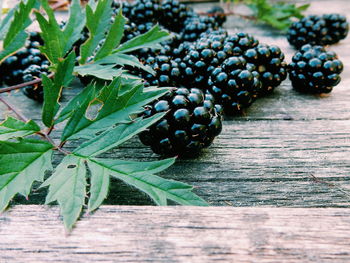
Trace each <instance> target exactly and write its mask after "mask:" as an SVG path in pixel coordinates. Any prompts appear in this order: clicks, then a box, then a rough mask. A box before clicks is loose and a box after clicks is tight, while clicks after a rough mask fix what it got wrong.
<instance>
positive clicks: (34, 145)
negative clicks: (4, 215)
mask: <svg viewBox="0 0 350 263" xmlns="http://www.w3.org/2000/svg"><path fill="white" fill-rule="evenodd" d="M52 148H53V146H52V145H51V144H49V143H47V142H44V141H39V140H32V139H22V140H20V141H18V142H9V141H0V211H3V210H4V209H5V208H6V207H7V205H8V204H9V202H10V200H11V199H12V198H13V197H14V196H15V195H16V194H17V193H19V194H21V195H24V196H28V195H29V192H30V189H31V187H32V184H33V182H34V181H39V182H42V181H43V180H44V174H45V172H46V171H47V170H52V166H51V158H52V152H53V151H52Z"/></svg>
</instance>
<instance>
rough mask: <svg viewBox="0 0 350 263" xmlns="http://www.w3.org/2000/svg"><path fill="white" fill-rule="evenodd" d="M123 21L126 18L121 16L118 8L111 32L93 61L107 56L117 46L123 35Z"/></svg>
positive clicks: (120, 10)
mask: <svg viewBox="0 0 350 263" xmlns="http://www.w3.org/2000/svg"><path fill="white" fill-rule="evenodd" d="M125 21H126V18H125V17H124V16H123V15H122V9H121V8H120V9H119V12H118V15H117V16H116V17H115V21H114V23H113V25H112V27H111V30H110V31H109V33H108V36H107V37H106V41H105V42H104V44H103V45H102V47H101V49H100V50H99V51H98V52H97V54H96V56H95V58H94V60H95V61H96V60H99V59H101V58H104V57H106V56H108V55H109V54H111V53H112V51H113V49H114V48H116V47H117V46H119V44H120V40H121V39H122V37H123V33H124V25H125Z"/></svg>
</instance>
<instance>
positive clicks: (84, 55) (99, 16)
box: [79, 0, 113, 64]
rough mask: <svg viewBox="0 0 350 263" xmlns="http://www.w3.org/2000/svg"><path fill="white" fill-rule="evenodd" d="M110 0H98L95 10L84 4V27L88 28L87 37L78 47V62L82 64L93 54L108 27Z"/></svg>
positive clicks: (110, 13) (110, 14)
mask: <svg viewBox="0 0 350 263" xmlns="http://www.w3.org/2000/svg"><path fill="white" fill-rule="evenodd" d="M111 5H112V0H100V1H98V4H97V6H96V9H95V11H94V10H93V9H92V8H91V6H90V5H87V6H86V27H87V28H88V30H89V34H90V36H89V39H88V40H87V41H86V42H85V43H84V44H83V45H81V47H80V60H79V62H80V64H84V63H85V62H86V60H87V59H88V57H90V56H92V55H93V52H94V51H95V49H96V47H97V46H98V44H99V43H100V41H101V40H103V39H104V38H105V33H106V32H107V31H108V30H109V29H110V27H111V23H110V18H111V16H112V13H113V10H112V8H111Z"/></svg>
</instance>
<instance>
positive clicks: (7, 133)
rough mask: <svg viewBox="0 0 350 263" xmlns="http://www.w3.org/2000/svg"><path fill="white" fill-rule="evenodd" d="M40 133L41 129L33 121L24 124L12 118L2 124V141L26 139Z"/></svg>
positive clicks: (0, 125)
mask: <svg viewBox="0 0 350 263" xmlns="http://www.w3.org/2000/svg"><path fill="white" fill-rule="evenodd" d="M39 131H40V127H39V126H38V124H36V123H35V122H34V121H33V120H30V121H28V122H23V121H20V120H17V119H15V118H13V117H11V116H8V117H7V118H6V120H4V121H3V122H1V123H0V141H6V140H8V139H12V138H20V137H25V136H28V135H31V134H34V133H36V132H39Z"/></svg>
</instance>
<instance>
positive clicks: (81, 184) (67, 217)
mask: <svg viewBox="0 0 350 263" xmlns="http://www.w3.org/2000/svg"><path fill="white" fill-rule="evenodd" d="M46 186H49V191H48V194H47V196H46V204H49V203H51V202H54V201H57V202H58V204H59V206H60V208H61V215H62V216H63V221H64V225H65V226H66V228H67V229H72V227H73V225H74V223H75V222H76V221H77V219H78V218H79V216H80V213H81V211H82V207H83V205H84V202H85V195H86V167H85V163H84V160H83V159H81V158H78V157H75V156H73V155H67V156H66V157H65V158H64V159H63V160H62V162H61V163H60V164H59V165H58V166H57V167H56V169H55V172H54V173H53V175H51V176H50V177H49V178H48V179H47V180H46V181H45V182H44V183H43V184H42V185H41V187H46Z"/></svg>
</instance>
